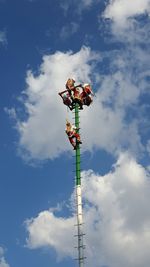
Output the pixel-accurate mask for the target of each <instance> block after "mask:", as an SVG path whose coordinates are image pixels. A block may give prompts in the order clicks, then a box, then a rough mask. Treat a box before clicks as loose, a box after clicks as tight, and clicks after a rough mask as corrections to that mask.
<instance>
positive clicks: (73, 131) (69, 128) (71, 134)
mask: <svg viewBox="0 0 150 267" xmlns="http://www.w3.org/2000/svg"><path fill="white" fill-rule="evenodd" d="M78 130H79V129H77V128H76V127H75V126H74V125H72V124H71V123H70V122H69V121H68V120H67V121H66V130H65V132H66V134H67V136H68V138H69V141H70V143H71V145H72V146H73V148H74V150H75V149H76V145H77V143H79V144H82V142H81V139H80V135H79V134H78V133H77V131H78Z"/></svg>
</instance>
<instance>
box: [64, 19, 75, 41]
mask: <svg viewBox="0 0 150 267" xmlns="http://www.w3.org/2000/svg"><path fill="white" fill-rule="evenodd" d="M78 29H79V24H78V23H76V22H71V23H70V24H68V25H65V26H63V27H62V29H61V32H60V38H61V39H63V40H66V39H67V38H69V37H70V36H71V35H73V34H75V33H76V32H77V31H78Z"/></svg>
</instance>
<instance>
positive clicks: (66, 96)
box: [58, 90, 73, 110]
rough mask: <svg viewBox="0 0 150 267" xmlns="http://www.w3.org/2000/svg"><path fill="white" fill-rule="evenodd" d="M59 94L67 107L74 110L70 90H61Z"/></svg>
mask: <svg viewBox="0 0 150 267" xmlns="http://www.w3.org/2000/svg"><path fill="white" fill-rule="evenodd" d="M58 94H59V95H60V96H61V98H62V100H63V103H64V105H66V106H67V107H69V108H70V110H72V109H73V107H72V101H71V97H70V94H69V92H68V90H65V91H63V92H60V93H58Z"/></svg>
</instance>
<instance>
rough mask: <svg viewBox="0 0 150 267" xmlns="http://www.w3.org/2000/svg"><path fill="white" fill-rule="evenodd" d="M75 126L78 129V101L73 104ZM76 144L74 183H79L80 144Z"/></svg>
mask: <svg viewBox="0 0 150 267" xmlns="http://www.w3.org/2000/svg"><path fill="white" fill-rule="evenodd" d="M75 126H76V128H78V129H79V128H80V121H79V105H78V103H76V104H75ZM77 133H79V130H77ZM76 145H77V148H76V185H81V168H80V144H79V143H77V144H76Z"/></svg>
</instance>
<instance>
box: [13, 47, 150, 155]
mask: <svg viewBox="0 0 150 267" xmlns="http://www.w3.org/2000/svg"><path fill="white" fill-rule="evenodd" d="M142 52H143V51H142V50H141V49H138V48H135V49H134V51H130V50H129V51H128V50H124V51H123V52H121V51H115V52H113V53H106V55H104V57H100V56H99V55H98V54H97V53H95V52H92V51H91V50H90V48H87V47H83V48H82V49H81V50H80V51H79V52H77V53H72V52H66V53H63V52H56V53H54V54H53V55H47V56H44V57H43V63H42V64H41V66H40V69H39V74H38V75H34V74H33V73H32V71H29V72H28V73H27V78H26V82H27V89H26V90H25V91H24V92H23V95H25V96H26V98H25V99H24V107H25V112H26V119H25V120H22V119H20V120H19V119H18V120H17V126H16V127H17V130H18V132H19V134H20V147H21V149H23V155H25V152H27V154H28V157H29V158H30V159H40V160H44V159H48V158H51V159H52V158H55V157H57V156H59V155H60V154H61V153H63V152H65V151H68V150H71V147H70V144H69V142H68V141H67V137H66V136H65V133H64V128H65V118H66V117H69V118H71V117H72V114H71V112H70V111H69V112H68V113H67V112H66V107H65V106H64V105H63V103H62V101H61V99H60V97H59V96H58V91H61V90H63V86H64V85H65V82H66V80H67V78H68V77H74V78H75V80H76V81H77V83H78V82H87V81H89V82H90V80H91V79H92V80H93V89H94V90H95V87H96V88H98V91H97V93H96V97H95V98H94V103H93V104H92V105H91V107H85V108H84V111H82V112H81V124H82V126H81V133H82V137H83V150H84V151H85V150H90V151H91V150H93V148H94V147H96V148H99V149H104V150H106V151H109V152H110V153H113V154H115V155H116V154H118V153H119V152H120V151H122V150H126V149H127V150H130V151H132V152H133V154H137V155H138V153H139V152H141V151H142V150H143V149H144V147H143V146H142V144H141V135H140V133H139V127H140V120H139V117H138V116H139V115H138V113H140V112H139V111H140V106H139V103H138V101H139V98H140V96H141V94H142V93H143V92H145V90H146V88H147V87H146V86H147V83H146V80H145V76H146V75H147V72H146V70H147V67H148V64H149V60H148V56H147V57H146V56H145V57H144V56H143V54H142ZM143 53H144V52H143ZM131 55H132V56H131ZM105 57H106V58H105ZM136 57H137V58H136ZM105 59H106V60H108V59H109V61H110V63H109V68H110V72H109V73H108V74H107V75H102V74H100V72H99V68H97V67H95V66H96V64H99V62H103V60H105ZM102 64H103V63H101V65H102ZM135 65H136V72H138V73H139V74H138V76H137V75H135V73H134V71H135ZM143 66H144V67H143ZM130 109H131V111H132V110H133V111H134V113H135V111H136V116H130V119H127V118H126V117H127V116H128V113H129V110H130ZM12 111H13V113H14V109H11V114H12ZM15 116H16V113H15ZM140 116H142V113H140ZM71 120H72V118H71Z"/></svg>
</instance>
